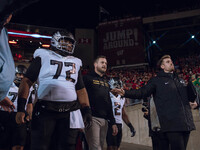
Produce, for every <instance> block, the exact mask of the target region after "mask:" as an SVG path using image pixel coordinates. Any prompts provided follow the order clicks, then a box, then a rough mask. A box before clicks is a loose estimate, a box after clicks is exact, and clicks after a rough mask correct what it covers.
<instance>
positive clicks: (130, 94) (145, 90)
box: [124, 79, 156, 99]
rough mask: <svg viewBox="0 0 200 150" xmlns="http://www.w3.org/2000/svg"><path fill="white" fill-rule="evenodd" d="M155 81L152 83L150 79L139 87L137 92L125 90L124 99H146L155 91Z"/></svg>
mask: <svg viewBox="0 0 200 150" xmlns="http://www.w3.org/2000/svg"><path fill="white" fill-rule="evenodd" d="M154 82H155V80H154V81H153V80H152V79H151V80H150V81H149V82H148V83H147V84H146V85H145V86H143V87H141V88H140V89H138V90H135V89H134V90H125V95H124V97H126V98H132V99H136V98H138V99H141V98H146V97H148V96H150V95H151V94H153V93H154V91H155V88H156V86H155V84H154Z"/></svg>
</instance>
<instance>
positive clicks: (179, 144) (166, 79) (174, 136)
mask: <svg viewBox="0 0 200 150" xmlns="http://www.w3.org/2000/svg"><path fill="white" fill-rule="evenodd" d="M158 66H159V67H160V68H161V71H160V72H159V73H158V75H157V76H156V77H154V78H152V79H151V80H150V81H149V82H148V83H147V85H145V86H143V87H142V88H140V89H138V90H131V91H126V90H125V91H124V90H123V89H114V90H113V92H116V93H118V94H120V95H122V96H125V97H129V98H139V99H140V98H145V97H148V96H150V95H151V94H153V99H154V102H155V106H156V110H157V115H158V118H159V123H160V131H161V132H162V133H163V136H162V139H161V141H160V142H162V143H160V144H159V145H160V146H161V147H160V148H159V150H161V149H162V150H166V149H167V150H168V149H170V148H171V149H170V150H186V147H187V143H188V139H189V135H190V131H192V130H194V129H195V125H194V121H193V116H192V112H191V108H190V104H189V100H191V101H193V100H194V99H189V98H190V97H194V96H192V95H191V94H190V93H189V92H188V90H187V89H188V86H187V85H186V83H185V82H184V80H182V79H180V78H179V77H178V76H177V75H176V74H175V73H174V71H175V69H174V64H173V62H172V60H171V57H170V56H169V55H164V56H163V57H162V58H161V59H160V60H159V62H158Z"/></svg>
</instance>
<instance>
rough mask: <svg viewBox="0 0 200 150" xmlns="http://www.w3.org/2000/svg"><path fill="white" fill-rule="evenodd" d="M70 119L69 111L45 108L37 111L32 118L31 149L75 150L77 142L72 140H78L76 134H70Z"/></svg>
mask: <svg viewBox="0 0 200 150" xmlns="http://www.w3.org/2000/svg"><path fill="white" fill-rule="evenodd" d="M69 121H70V113H69V112H53V111H49V110H45V109H43V110H40V111H38V112H36V113H35V114H34V116H33V120H32V133H31V140H32V141H31V150H50V149H56V150H74V149H75V144H76V143H75V142H74V143H73V142H72V141H76V139H75V138H76V136H74V137H72V136H70V134H69V133H70V129H69ZM73 135H75V134H73ZM69 137H70V139H69ZM73 138H74V139H73Z"/></svg>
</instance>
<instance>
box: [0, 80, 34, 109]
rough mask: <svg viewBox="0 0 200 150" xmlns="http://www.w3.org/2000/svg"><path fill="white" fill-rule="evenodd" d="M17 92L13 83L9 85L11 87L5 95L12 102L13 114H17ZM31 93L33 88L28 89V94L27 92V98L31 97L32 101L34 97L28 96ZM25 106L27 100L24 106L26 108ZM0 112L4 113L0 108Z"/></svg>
mask: <svg viewBox="0 0 200 150" xmlns="http://www.w3.org/2000/svg"><path fill="white" fill-rule="evenodd" d="M18 90H19V88H18V87H17V86H16V85H15V83H14V82H13V84H12V85H11V87H10V89H9V91H8V93H7V97H8V98H9V99H10V100H11V101H12V102H13V104H14V106H15V109H14V112H17V98H18ZM32 91H33V87H31V88H30V92H29V96H28V98H29V97H30V96H32V99H34V95H30V94H31V92H32ZM27 104H28V100H27V102H26V106H27ZM26 106H25V109H26ZM0 110H2V111H5V110H4V109H3V108H2V107H0Z"/></svg>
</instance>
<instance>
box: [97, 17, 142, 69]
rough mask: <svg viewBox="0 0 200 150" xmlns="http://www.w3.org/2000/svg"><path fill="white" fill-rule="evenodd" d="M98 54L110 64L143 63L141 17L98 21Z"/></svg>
mask: <svg viewBox="0 0 200 150" xmlns="http://www.w3.org/2000/svg"><path fill="white" fill-rule="evenodd" d="M98 47H99V54H100V55H105V56H106V57H107V60H108V64H109V65H110V66H118V65H129V64H137V63H144V62H145V61H144V59H145V52H144V40H143V31H142V19H141V17H136V18H127V19H122V20H116V21H110V22H105V23H100V24H99V26H98Z"/></svg>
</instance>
